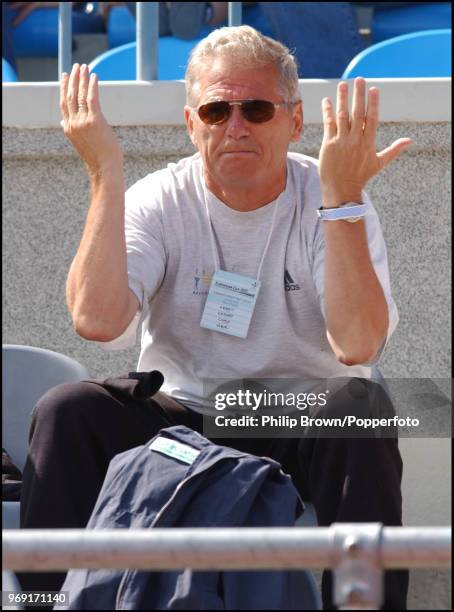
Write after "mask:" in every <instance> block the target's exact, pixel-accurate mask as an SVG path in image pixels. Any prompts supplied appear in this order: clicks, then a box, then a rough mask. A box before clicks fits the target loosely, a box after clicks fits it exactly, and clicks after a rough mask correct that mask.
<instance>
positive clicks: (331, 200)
mask: <svg viewBox="0 0 454 612" xmlns="http://www.w3.org/2000/svg"><path fill="white" fill-rule="evenodd" d="M346 202H355V203H356V204H362V203H363V198H362V193H361V192H359V193H358V192H354V193H346V192H345V193H341V192H331V191H323V190H322V205H323V208H337V207H338V206H340V205H341V204H345V203H346Z"/></svg>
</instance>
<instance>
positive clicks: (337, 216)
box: [317, 202, 367, 223]
mask: <svg viewBox="0 0 454 612" xmlns="http://www.w3.org/2000/svg"><path fill="white" fill-rule="evenodd" d="M366 211H367V205H366V204H354V203H353V202H348V203H347V204H342V205H341V206H339V207H338V208H318V209H317V217H318V218H319V219H320V220H321V221H342V220H344V221H350V222H351V223H354V222H355V221H359V220H360V218H361V217H364V215H365V214H366Z"/></svg>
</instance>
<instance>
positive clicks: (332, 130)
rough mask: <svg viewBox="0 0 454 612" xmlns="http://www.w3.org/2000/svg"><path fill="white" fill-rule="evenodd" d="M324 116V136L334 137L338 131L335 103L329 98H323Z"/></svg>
mask: <svg viewBox="0 0 454 612" xmlns="http://www.w3.org/2000/svg"><path fill="white" fill-rule="evenodd" d="M322 116H323V130H324V132H323V138H334V137H335V136H336V133H337V128H336V118H335V117H334V110H333V104H332V102H331V100H330V99H329V98H323V100H322Z"/></svg>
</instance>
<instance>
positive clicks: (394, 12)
mask: <svg viewBox="0 0 454 612" xmlns="http://www.w3.org/2000/svg"><path fill="white" fill-rule="evenodd" d="M451 12H452V10H451V2H426V3H423V4H416V5H414V6H400V7H399V6H397V7H395V8H393V7H389V8H388V7H387V8H382V9H381V8H376V9H375V11H374V16H373V19H372V25H371V31H372V43H373V44H374V43H377V42H380V41H382V40H386V39H388V38H394V37H395V36H401V35H402V34H410V33H411V32H418V31H421V30H438V29H445V28H450V27H451Z"/></svg>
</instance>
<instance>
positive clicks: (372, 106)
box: [364, 87, 379, 142]
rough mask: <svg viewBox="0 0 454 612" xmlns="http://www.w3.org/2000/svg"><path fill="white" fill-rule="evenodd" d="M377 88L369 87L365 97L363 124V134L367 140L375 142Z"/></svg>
mask: <svg viewBox="0 0 454 612" xmlns="http://www.w3.org/2000/svg"><path fill="white" fill-rule="evenodd" d="M378 103H379V97H378V89H377V88H376V87H371V88H370V89H369V95H368V98H367V113H366V120H365V126H364V136H365V137H366V140H368V141H369V142H375V136H376V134H377V126H378Z"/></svg>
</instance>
